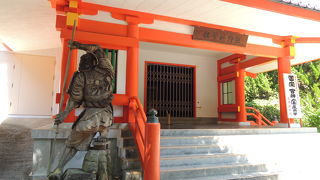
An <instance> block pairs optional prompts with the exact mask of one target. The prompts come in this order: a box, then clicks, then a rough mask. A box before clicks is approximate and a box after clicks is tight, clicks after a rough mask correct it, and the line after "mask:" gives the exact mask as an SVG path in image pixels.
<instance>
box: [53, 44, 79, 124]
mask: <svg viewBox="0 0 320 180" xmlns="http://www.w3.org/2000/svg"><path fill="white" fill-rule="evenodd" d="M62 48H63V49H62V60H61V78H60V95H61V94H62V91H63V89H62V88H63V79H64V76H65V74H66V65H67V61H68V53H69V47H68V40H64V41H63V45H62ZM77 54H78V51H77V50H76V49H74V50H72V52H71V58H70V68H69V72H68V74H67V76H68V77H67V82H66V84H65V89H66V90H67V89H68V87H69V83H70V80H71V78H72V75H73V73H74V72H75V71H76V70H77ZM63 94H65V97H64V102H63V108H62V109H63V110H64V109H65V107H66V102H67V100H68V96H67V95H66V92H63ZM59 101H60V100H59ZM59 101H57V102H59ZM75 120H76V116H75V110H73V111H72V112H71V113H70V114H69V115H68V117H67V118H66V119H65V121H64V122H74V121H75Z"/></svg>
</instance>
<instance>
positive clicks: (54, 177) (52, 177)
mask: <svg viewBox="0 0 320 180" xmlns="http://www.w3.org/2000/svg"><path fill="white" fill-rule="evenodd" d="M61 176H62V170H61V169H60V168H56V169H55V170H54V171H52V172H51V173H50V174H49V175H48V179H49V180H61Z"/></svg>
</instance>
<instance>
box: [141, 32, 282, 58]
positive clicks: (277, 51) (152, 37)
mask: <svg viewBox="0 0 320 180" xmlns="http://www.w3.org/2000/svg"><path fill="white" fill-rule="evenodd" d="M140 40H141V41H146V42H153V43H160V44H170V45H176V46H184V47H191V48H200V49H208V50H214V51H222V52H231V53H239V54H251V55H260V56H268V57H270V56H272V57H282V56H284V55H285V52H284V51H283V49H282V48H276V47H269V46H263V45H255V44H247V46H246V47H238V46H232V45H226V44H218V43H213V42H207V41H197V40H192V35H189V34H182V33H173V32H168V31H160V30H154V29H147V28H141V30H140Z"/></svg>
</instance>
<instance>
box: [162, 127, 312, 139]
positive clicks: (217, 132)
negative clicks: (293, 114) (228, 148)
mask: <svg viewBox="0 0 320 180" xmlns="http://www.w3.org/2000/svg"><path fill="white" fill-rule="evenodd" d="M299 133H317V129H316V128H239V129H162V130H161V133H160V135H161V137H168V136H171V137H172V136H225V135H258V134H299Z"/></svg>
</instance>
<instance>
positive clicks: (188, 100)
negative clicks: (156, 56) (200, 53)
mask: <svg viewBox="0 0 320 180" xmlns="http://www.w3.org/2000/svg"><path fill="white" fill-rule="evenodd" d="M145 79H146V80H145V88H146V91H145V92H146V94H145V102H146V107H147V109H151V108H155V109H156V110H157V111H158V116H159V117H165V116H168V114H170V116H171V117H195V67H194V66H189V65H188V66H185V65H173V64H163V63H161V64H158V63H150V62H147V63H146V75H145Z"/></svg>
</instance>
